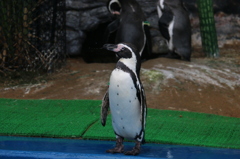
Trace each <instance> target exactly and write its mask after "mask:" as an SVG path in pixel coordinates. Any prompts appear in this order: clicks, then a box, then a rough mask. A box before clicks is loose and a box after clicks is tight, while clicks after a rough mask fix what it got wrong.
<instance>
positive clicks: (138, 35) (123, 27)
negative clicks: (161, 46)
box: [104, 0, 152, 59]
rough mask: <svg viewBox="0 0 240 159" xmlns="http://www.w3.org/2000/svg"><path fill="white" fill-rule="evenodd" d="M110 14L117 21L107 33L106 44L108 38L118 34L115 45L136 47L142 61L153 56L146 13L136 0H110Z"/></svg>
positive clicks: (108, 28)
mask: <svg viewBox="0 0 240 159" xmlns="http://www.w3.org/2000/svg"><path fill="white" fill-rule="evenodd" d="M108 10H109V12H110V13H111V14H112V15H113V16H114V17H115V20H114V21H113V22H112V23H110V24H109V25H108V27H107V28H106V31H105V35H104V38H105V40H104V41H105V43H108V37H109V36H110V35H111V34H113V33H115V32H116V35H115V44H118V43H121V42H126V43H131V44H133V45H135V47H136V49H137V52H138V53H139V54H140V56H141V58H142V59H148V58H149V57H150V56H151V55H152V44H151V35H150V30H149V26H150V24H149V23H148V22H147V21H146V18H145V15H144V12H143V11H142V9H141V7H140V5H139V4H138V2H137V1H136V0H110V1H109V3H108Z"/></svg>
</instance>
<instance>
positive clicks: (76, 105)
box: [0, 99, 240, 148]
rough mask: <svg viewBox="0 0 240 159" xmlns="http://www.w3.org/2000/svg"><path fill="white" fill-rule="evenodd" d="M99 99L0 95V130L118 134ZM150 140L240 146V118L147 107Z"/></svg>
mask: <svg viewBox="0 0 240 159" xmlns="http://www.w3.org/2000/svg"><path fill="white" fill-rule="evenodd" d="M100 105H101V101H96V100H16V99H0V135H17V136H39V137H59V138H83V139H98V140H114V139H115V135H114V132H113V129H112V125H111V115H109V117H108V119H107V124H106V126H105V127H103V126H102V125H101V123H100V109H101V107H100ZM145 139H146V142H152V143H164V144H185V145H197V146H210V147H223V148H240V118H232V117H224V116H218V115H211V114H204V113H194V112H183V111H171V110H157V109H148V115H147V123H146V136H145Z"/></svg>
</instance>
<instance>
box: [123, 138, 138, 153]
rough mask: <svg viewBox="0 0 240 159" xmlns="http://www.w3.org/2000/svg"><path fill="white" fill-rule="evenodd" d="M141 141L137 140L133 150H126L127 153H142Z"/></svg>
mask: <svg viewBox="0 0 240 159" xmlns="http://www.w3.org/2000/svg"><path fill="white" fill-rule="evenodd" d="M140 148H141V142H139V141H137V142H136V145H135V147H133V149H132V150H131V151H126V152H124V154H125V155H133V156H136V155H138V154H139V153H140Z"/></svg>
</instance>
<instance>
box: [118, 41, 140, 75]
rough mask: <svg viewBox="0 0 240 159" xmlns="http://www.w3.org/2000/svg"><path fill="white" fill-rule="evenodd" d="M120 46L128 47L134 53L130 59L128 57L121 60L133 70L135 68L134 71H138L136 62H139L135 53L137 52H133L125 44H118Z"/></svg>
mask: <svg viewBox="0 0 240 159" xmlns="http://www.w3.org/2000/svg"><path fill="white" fill-rule="evenodd" d="M119 46H120V48H123V47H125V48H127V49H129V50H130V51H131V53H132V57H131V58H130V59H128V58H120V60H119V61H121V62H122V63H124V64H125V65H126V66H127V67H128V68H130V69H131V70H133V72H134V73H136V63H137V57H136V55H135V53H134V52H133V50H132V49H131V48H130V47H129V46H127V45H125V44H118V47H119Z"/></svg>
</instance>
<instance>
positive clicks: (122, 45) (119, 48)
mask: <svg viewBox="0 0 240 159" xmlns="http://www.w3.org/2000/svg"><path fill="white" fill-rule="evenodd" d="M123 47H125V48H127V49H128V50H130V51H131V53H132V54H133V55H135V54H134V52H133V51H132V48H130V47H129V46H127V45H125V44H121V43H120V44H118V47H117V50H118V51H120V50H121V49H122V48H123Z"/></svg>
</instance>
